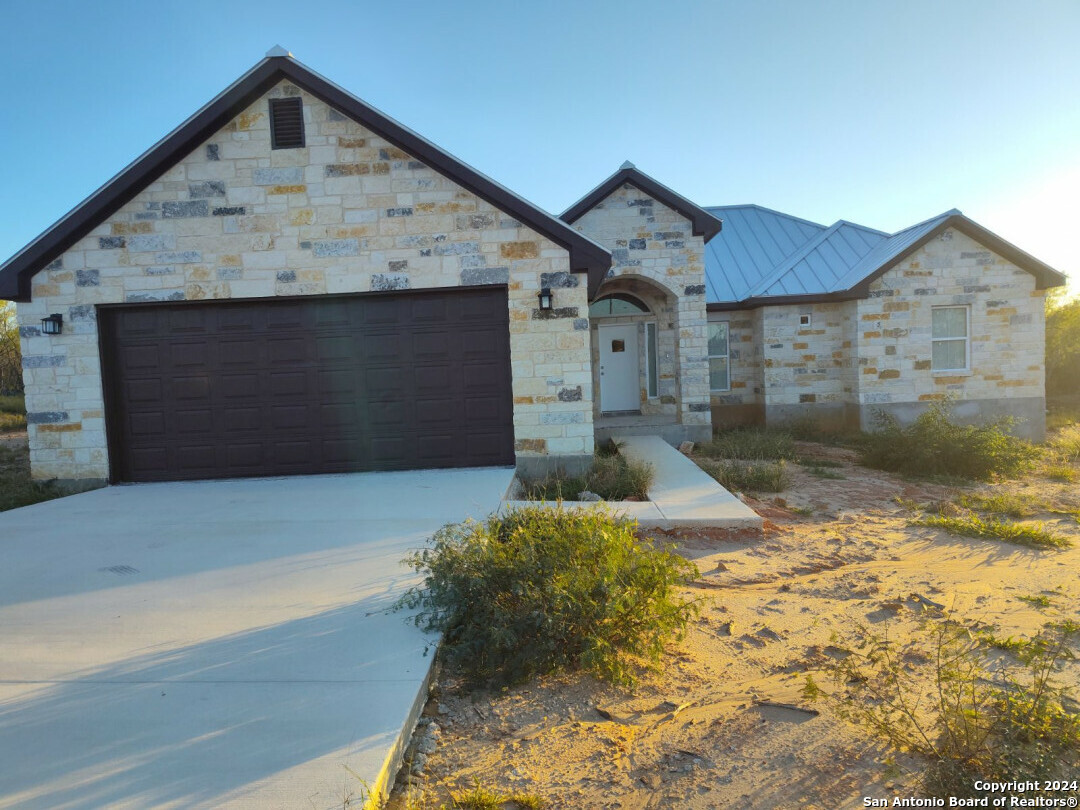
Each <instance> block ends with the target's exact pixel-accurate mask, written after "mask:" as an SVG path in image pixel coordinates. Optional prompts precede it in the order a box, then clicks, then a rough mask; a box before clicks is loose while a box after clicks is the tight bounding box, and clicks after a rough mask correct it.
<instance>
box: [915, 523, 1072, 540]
mask: <svg viewBox="0 0 1080 810" xmlns="http://www.w3.org/2000/svg"><path fill="white" fill-rule="evenodd" d="M912 522H913V523H914V525H916V526H932V527H934V528H937V529H944V530H945V531H947V532H949V533H950V534H959V535H962V536H963V537H979V538H984V539H987V540H1003V541H1004V542H1006V543H1016V544H1018V545H1021V546H1031V547H1033V548H1070V547H1071V546H1072V541H1071V540H1069V539H1068V538H1067V537H1064V536H1062V535H1060V534H1055V533H1054V532H1052V531H1050V530H1048V529H1047V528H1046V527H1045V526H1043V525H1042V524H1038V525H1035V526H1029V525H1027V524H1024V523H1008V522H1006V521H1001V520H994V519H990V520H983V519H982V518H981V517H979V516H978V515H961V516H959V517H952V516H948V515H928V516H926V517H923V518H919V519H918V520H915V521H912Z"/></svg>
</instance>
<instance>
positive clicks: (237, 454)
mask: <svg viewBox="0 0 1080 810" xmlns="http://www.w3.org/2000/svg"><path fill="white" fill-rule="evenodd" d="M225 462H226V464H227V465H228V466H229V467H230V468H231V469H243V468H249V469H253V470H258V468H260V467H261V466H262V465H264V464H265V463H266V453H265V450H264V448H263V445H262V443H260V442H249V443H246V444H241V443H235V444H227V445H226V446H225Z"/></svg>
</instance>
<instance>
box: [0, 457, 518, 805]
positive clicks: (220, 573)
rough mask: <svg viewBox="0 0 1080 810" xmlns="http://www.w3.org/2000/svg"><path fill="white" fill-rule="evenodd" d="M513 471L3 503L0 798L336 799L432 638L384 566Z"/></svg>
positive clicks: (364, 768) (322, 479)
mask: <svg viewBox="0 0 1080 810" xmlns="http://www.w3.org/2000/svg"><path fill="white" fill-rule="evenodd" d="M512 476H513V470H511V469H487V470H447V471H426V472H408V473H369V474H361V475H331V476H313V477H304V478H276V479H257V480H247V481H221V482H198V483H180V484H142V485H137V486H124V487H111V488H108V489H103V490H98V491H95V492H88V493H84V494H82V495H75V496H72V497H70V498H64V499H61V500H58V501H52V502H49V503H43V504H37V505H35V506H30V507H25V508H23V509H17V510H14V511H11V512H6V513H3V514H0V763H2V765H0V808H19V810H27V809H28V808H50V810H52V809H53V808H100V807H110V808H114V807H115V808H151V807H185V808H189V807H193V808H220V807H238V808H259V809H260V810H269V809H270V808H288V809H289V810H294V809H295V808H305V809H310V808H315V810H324V809H328V808H335V807H336V808H341V807H343V806H346V805H347V806H353V807H358V806H362V805H363V802H362V801H361V798H362V796H363V793H364V783H365V782H366V783H367V784H368V785H369V786H371V787H376V786H378V785H379V784H381V783H383V782H385V781H386V780H387V779H388V778H389V779H392V778H393V774H394V771H395V770H396V765H397V761H396V759H395V756H396V755H397V754H398V747H399V746H400V743H401V737H402V734H403V730H411V728H412V725H413V722H414V721H415V718H416V715H417V713H418V711H419V709H420V708H421V706H422V702H423V700H424V697H425V691H426V690H425V686H426V681H427V678H428V676H429V671H430V666H431V661H432V656H431V654H430V653H431V651H430V650H429V649H428V648H429V645H430V643H431V642H433V641H434V639H433V638H431V637H428V636H425V635H424V634H422V633H421V632H420V631H419V630H417V629H416V628H415V627H413V626H412V625H411V624H409V623H407V621H406V616H404V615H403V614H401V613H387V612H386V609H387V608H388V607H389V606H390V605H391V604H392V603H393V602H394V601H395V599H396V598H397V597H398V596H399V595H400V593H401V592H402V591H403V590H404V588H405V587H407V585H408V584H410V583H411V582H413V581H414V577H415V575H414V574H413V573H412V572H411V571H410V570H409V569H407V568H405V567H403V566H401V565H400V563H399V561H400V560H401V558H402V557H403V556H404V555H405V554H406V552H407V551H408V550H409V549H412V548H417V547H419V546H421V545H422V544H424V542H425V541H426V539H427V538H428V537H430V535H431V534H432V532H433V531H434V530H435V529H437V528H438V527H439V526H441V525H443V524H444V523H447V522H450V521H458V520H461V519H463V518H464V517H466V515H472V516H474V517H477V518H479V517H483V516H485V515H487V514H488V513H490V512H491V511H494V510H495V509H497V508H498V506H499V502H500V499H501V498H502V496H503V494H504V493H505V491H506V489H507V487H508V486H509V484H510V481H511V479H512Z"/></svg>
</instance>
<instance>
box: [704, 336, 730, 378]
mask: <svg viewBox="0 0 1080 810" xmlns="http://www.w3.org/2000/svg"><path fill="white" fill-rule="evenodd" d="M728 365H729V353H728V325H727V322H726V321H715V322H710V323H709V390H710V391H727V390H729V389H730V388H731V373H730V371H729V368H728Z"/></svg>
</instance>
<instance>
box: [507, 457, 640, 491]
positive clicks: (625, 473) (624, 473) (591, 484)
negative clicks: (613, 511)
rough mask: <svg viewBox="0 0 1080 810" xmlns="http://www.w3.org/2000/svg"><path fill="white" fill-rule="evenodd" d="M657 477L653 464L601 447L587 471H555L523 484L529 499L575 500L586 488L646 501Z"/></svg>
mask: <svg viewBox="0 0 1080 810" xmlns="http://www.w3.org/2000/svg"><path fill="white" fill-rule="evenodd" d="M654 478H655V473H654V471H653V468H652V465H651V464H646V463H644V462H640V461H635V460H633V459H628V458H626V456H623V455H620V454H619V453H618V452H615V453H611V452H608V451H601V452H598V453H597V454H596V456H595V457H594V458H593V465H592V467H591V468H589V471H588V472H586V473H585V474H584V475H566V474H565V473H562V472H556V473H553V474H551V475H548V476H546V477H544V478H540V479H535V480H531V481H522V482H521V484H522V488H523V490H524V499H525V500H527V501H576V500H577V499H578V496H579V495H580V494H581V493H582V492H585V491H588V492H595V493H596V494H597V495H599V496H600V497H601V498H603V499H604V500H605V501H623V500H626V499H627V498H637V499H639V500H642V501H646V500H648V499H649V489H650V488H651V487H652V485H653V479H654Z"/></svg>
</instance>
